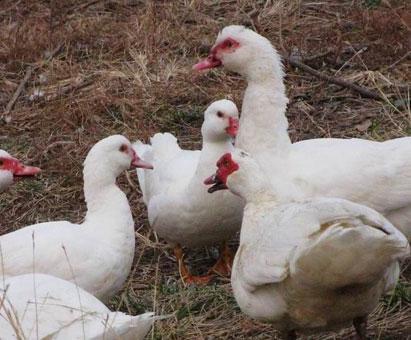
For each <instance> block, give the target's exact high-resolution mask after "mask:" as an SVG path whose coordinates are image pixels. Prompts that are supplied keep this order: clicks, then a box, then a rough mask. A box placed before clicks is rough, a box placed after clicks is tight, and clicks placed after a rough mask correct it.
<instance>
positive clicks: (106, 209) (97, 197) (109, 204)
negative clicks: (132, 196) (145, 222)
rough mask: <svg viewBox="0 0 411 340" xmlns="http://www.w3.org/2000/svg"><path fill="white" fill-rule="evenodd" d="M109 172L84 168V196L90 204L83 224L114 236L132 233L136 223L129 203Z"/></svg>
mask: <svg viewBox="0 0 411 340" xmlns="http://www.w3.org/2000/svg"><path fill="white" fill-rule="evenodd" d="M110 170H111V169H105V168H104V167H92V168H91V167H88V166H87V165H86V166H85V168H84V196H85V200H86V203H87V214H86V218H85V222H84V224H85V225H87V227H91V228H96V229H97V230H98V231H99V232H105V233H111V234H118V233H119V232H120V234H121V233H127V232H133V230H134V222H133V218H132V214H131V210H130V205H129V202H128V200H127V197H126V195H125V194H124V193H123V192H122V191H121V190H120V188H119V187H118V186H117V184H116V176H115V175H113V174H112V173H111V171H110Z"/></svg>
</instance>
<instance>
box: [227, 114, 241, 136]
mask: <svg viewBox="0 0 411 340" xmlns="http://www.w3.org/2000/svg"><path fill="white" fill-rule="evenodd" d="M228 124H229V125H228V127H227V128H226V129H225V130H226V131H227V133H228V134H229V135H230V136H231V137H233V138H235V137H236V136H237V132H238V128H239V126H240V123H239V121H238V119H237V118H233V117H229V118H228Z"/></svg>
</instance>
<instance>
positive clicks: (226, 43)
mask: <svg viewBox="0 0 411 340" xmlns="http://www.w3.org/2000/svg"><path fill="white" fill-rule="evenodd" d="M225 46H226V47H232V46H233V43H232V42H231V41H230V40H227V41H226V42H225Z"/></svg>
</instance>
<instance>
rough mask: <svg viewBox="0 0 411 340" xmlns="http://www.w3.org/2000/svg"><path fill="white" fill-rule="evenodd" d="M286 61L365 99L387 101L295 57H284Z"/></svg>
mask: <svg viewBox="0 0 411 340" xmlns="http://www.w3.org/2000/svg"><path fill="white" fill-rule="evenodd" d="M284 59H286V60H287V61H288V62H289V63H290V65H292V66H294V67H298V68H301V69H302V70H304V71H306V72H308V73H310V74H312V75H313V76H316V77H317V78H320V79H322V80H326V81H328V82H330V83H333V84H336V85H339V86H342V87H345V88H349V89H350V90H353V91H356V92H359V93H360V94H361V95H362V96H363V97H366V98H372V99H376V100H385V99H384V97H383V96H381V95H380V94H379V93H376V92H374V91H371V90H369V89H367V88H365V87H362V86H360V85H356V84H353V83H350V82H348V81H345V80H342V79H339V78H335V77H331V76H328V75H326V74H324V73H321V72H320V71H317V70H315V69H313V68H312V67H310V66H308V65H306V64H304V63H303V62H300V61H298V60H297V59H296V58H295V57H292V56H290V57H288V56H284Z"/></svg>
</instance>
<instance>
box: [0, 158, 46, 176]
mask: <svg viewBox="0 0 411 340" xmlns="http://www.w3.org/2000/svg"><path fill="white" fill-rule="evenodd" d="M0 170H6V171H10V172H11V173H12V174H13V176H14V177H20V176H34V175H36V174H38V173H39V172H40V171H41V170H40V168H37V167H35V166H27V165H24V164H23V163H21V162H20V161H19V160H17V159H15V158H13V157H0Z"/></svg>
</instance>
